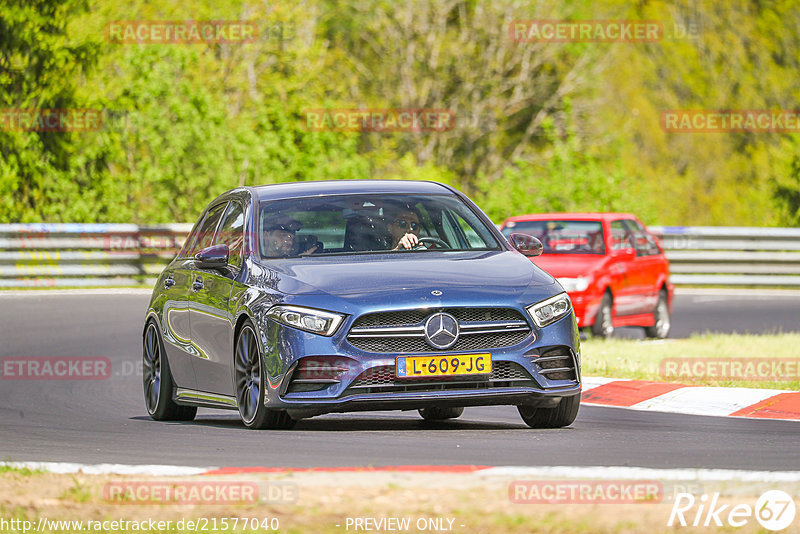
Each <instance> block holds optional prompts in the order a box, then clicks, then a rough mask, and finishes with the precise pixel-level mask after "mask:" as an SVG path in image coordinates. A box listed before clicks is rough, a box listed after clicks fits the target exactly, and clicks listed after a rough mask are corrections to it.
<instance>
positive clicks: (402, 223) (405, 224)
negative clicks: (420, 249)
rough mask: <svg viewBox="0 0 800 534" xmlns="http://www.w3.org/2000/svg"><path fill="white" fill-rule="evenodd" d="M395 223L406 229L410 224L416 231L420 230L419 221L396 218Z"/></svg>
mask: <svg viewBox="0 0 800 534" xmlns="http://www.w3.org/2000/svg"><path fill="white" fill-rule="evenodd" d="M394 224H396V225H397V226H399V227H400V228H402V229H404V230H405V229H406V228H408V227H409V226H410V227H411V230H412V231H414V232H416V231H417V230H419V223H418V222H416V221H407V220H405V219H395V220H394Z"/></svg>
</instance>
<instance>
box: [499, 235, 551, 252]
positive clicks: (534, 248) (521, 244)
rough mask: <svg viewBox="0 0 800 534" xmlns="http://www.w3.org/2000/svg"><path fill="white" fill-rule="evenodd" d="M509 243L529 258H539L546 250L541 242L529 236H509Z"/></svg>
mask: <svg viewBox="0 0 800 534" xmlns="http://www.w3.org/2000/svg"><path fill="white" fill-rule="evenodd" d="M508 242H509V243H510V244H511V246H512V247H514V248H515V249H516V250H518V251H519V252H521V253H522V254H524V255H525V256H528V257H533V256H539V255H541V253H542V250H543V249H544V247H543V246H542V242H541V241H539V240H538V239H536V238H535V237H533V236H532V235H528V234H520V233H514V234H511V235H510V236H508Z"/></svg>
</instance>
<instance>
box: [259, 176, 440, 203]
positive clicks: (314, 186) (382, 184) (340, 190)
mask: <svg viewBox="0 0 800 534" xmlns="http://www.w3.org/2000/svg"><path fill="white" fill-rule="evenodd" d="M249 189H250V190H251V191H252V192H253V193H254V196H255V197H257V198H258V199H259V200H277V199H282V198H297V197H306V196H317V195H348V194H358V193H364V194H371V193H378V194H381V193H407V194H412V195H430V194H436V193H438V194H442V193H444V194H453V190H452V189H450V188H449V187H447V186H446V185H443V184H440V183H437V182H428V181H422V180H320V181H307V182H285V183H279V184H269V185H259V186H255V187H251V188H249Z"/></svg>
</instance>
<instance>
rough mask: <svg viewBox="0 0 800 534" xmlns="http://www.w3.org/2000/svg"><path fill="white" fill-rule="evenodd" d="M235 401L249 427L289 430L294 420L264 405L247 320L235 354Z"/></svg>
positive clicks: (259, 365) (256, 353)
mask: <svg viewBox="0 0 800 534" xmlns="http://www.w3.org/2000/svg"><path fill="white" fill-rule="evenodd" d="M234 359H235V363H234V374H235V377H236V404H237V405H238V406H239V416H240V417H241V418H242V422H243V423H244V425H245V426H246V427H248V428H253V429H265V428H271V429H290V428H292V427H293V426H294V425H295V423H296V421H295V420H294V419H292V418H291V417H289V414H287V413H286V412H285V411H282V410H269V409H267V407H266V406H264V384H265V376H264V366H263V364H262V358H261V352H260V351H259V349H258V343H257V341H256V332H255V329H254V328H253V325H252V323H250V321H248V322H246V323H245V324H244V326H242V329H241V330H240V331H239V337H238V338H237V340H236V350H235V354H234Z"/></svg>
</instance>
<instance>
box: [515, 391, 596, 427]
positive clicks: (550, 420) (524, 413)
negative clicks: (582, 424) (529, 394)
mask: <svg viewBox="0 0 800 534" xmlns="http://www.w3.org/2000/svg"><path fill="white" fill-rule="evenodd" d="M580 407H581V396H580V395H573V396H571V397H562V399H561V402H559V403H558V406H556V407H555V408H537V407H535V406H517V410H519V415H520V417H522V420H523V421H525V424H527V425H528V426H529V427H531V428H561V427H564V426H569V425H571V424H572V422H573V421H575V418H576V417H577V416H578V409H579V408H580Z"/></svg>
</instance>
